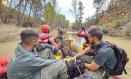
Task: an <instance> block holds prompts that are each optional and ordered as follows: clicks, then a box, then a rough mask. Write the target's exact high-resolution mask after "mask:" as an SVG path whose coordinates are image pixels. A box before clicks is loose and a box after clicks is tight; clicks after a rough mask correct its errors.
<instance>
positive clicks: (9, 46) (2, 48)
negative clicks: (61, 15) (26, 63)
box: [0, 41, 17, 57]
mask: <svg viewBox="0 0 131 79" xmlns="http://www.w3.org/2000/svg"><path fill="white" fill-rule="evenodd" d="M16 45H17V41H11V42H3V43H2V42H1V43H0V57H1V56H4V55H8V54H10V53H11V52H13V51H14V49H15V48H16Z"/></svg>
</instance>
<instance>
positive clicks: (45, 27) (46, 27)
mask: <svg viewBox="0 0 131 79" xmlns="http://www.w3.org/2000/svg"><path fill="white" fill-rule="evenodd" d="M40 29H41V32H42V33H50V30H51V29H50V26H49V25H48V24H44V25H41V26H40Z"/></svg>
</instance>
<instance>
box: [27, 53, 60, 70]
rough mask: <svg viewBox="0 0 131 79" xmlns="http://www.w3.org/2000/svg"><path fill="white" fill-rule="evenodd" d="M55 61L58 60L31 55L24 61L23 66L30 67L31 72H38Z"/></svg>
mask: <svg viewBox="0 0 131 79" xmlns="http://www.w3.org/2000/svg"><path fill="white" fill-rule="evenodd" d="M57 61H58V60H55V59H43V58H40V57H39V56H37V55H32V56H31V58H30V59H28V61H26V63H25V65H28V66H30V67H32V68H33V70H38V69H41V68H43V67H46V66H48V65H50V64H53V63H56V62H57Z"/></svg>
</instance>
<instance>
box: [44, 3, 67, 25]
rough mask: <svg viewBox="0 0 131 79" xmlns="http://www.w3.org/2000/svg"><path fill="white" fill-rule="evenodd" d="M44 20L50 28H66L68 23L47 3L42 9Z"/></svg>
mask: <svg viewBox="0 0 131 79" xmlns="http://www.w3.org/2000/svg"><path fill="white" fill-rule="evenodd" d="M44 18H45V20H46V23H48V24H49V25H52V27H68V26H69V21H68V20H66V17H65V15H62V14H59V13H57V12H56V11H55V10H54V7H53V6H52V4H51V3H50V2H49V3H47V4H46V5H45V7H44Z"/></svg>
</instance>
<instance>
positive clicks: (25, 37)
mask: <svg viewBox="0 0 131 79" xmlns="http://www.w3.org/2000/svg"><path fill="white" fill-rule="evenodd" d="M38 36H39V35H38V33H36V32H35V31H34V30H24V31H22V32H21V34H20V38H21V41H22V43H24V44H28V43H29V42H30V41H32V40H34V39H37V38H38Z"/></svg>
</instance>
